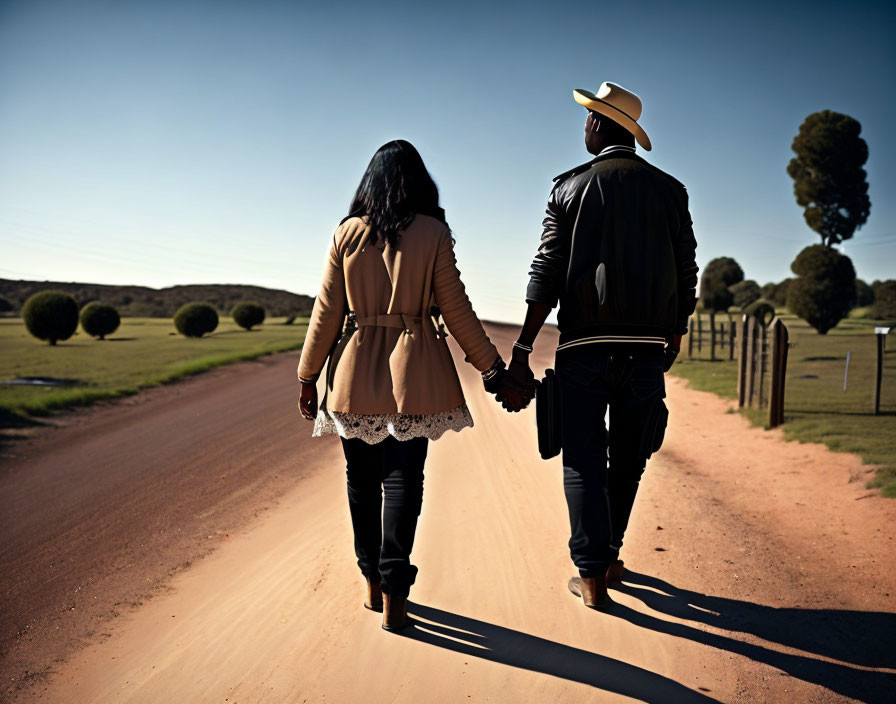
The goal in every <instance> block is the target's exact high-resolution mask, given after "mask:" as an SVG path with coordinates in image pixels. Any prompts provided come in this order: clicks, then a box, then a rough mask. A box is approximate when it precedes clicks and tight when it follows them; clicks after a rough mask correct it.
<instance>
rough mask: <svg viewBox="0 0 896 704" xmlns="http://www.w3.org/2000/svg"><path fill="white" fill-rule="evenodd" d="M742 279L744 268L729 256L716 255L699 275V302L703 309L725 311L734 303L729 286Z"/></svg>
mask: <svg viewBox="0 0 896 704" xmlns="http://www.w3.org/2000/svg"><path fill="white" fill-rule="evenodd" d="M743 280H744V270H743V269H741V268H740V264H738V263H737V262H736V261H735V260H734V259H732V258H731V257H718V258H716V259H713V260H712V261H710V262H709V264H707V265H706V268H705V269H704V270H703V276H701V277H700V304H701V305H702V306H703V308H704V310H710V311H722V312H724V311H726V310H728V308H729V306H731V305H732V304H733V303H734V295H733V294H732V293H731V291H730V287H731V286H734V284H736V283H739V282H741V281H743Z"/></svg>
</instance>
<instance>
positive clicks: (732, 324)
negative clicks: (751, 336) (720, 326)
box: [728, 313, 737, 360]
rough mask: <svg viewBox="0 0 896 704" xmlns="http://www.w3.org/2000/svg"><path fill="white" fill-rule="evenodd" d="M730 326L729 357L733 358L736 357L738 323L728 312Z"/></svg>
mask: <svg viewBox="0 0 896 704" xmlns="http://www.w3.org/2000/svg"><path fill="white" fill-rule="evenodd" d="M728 327H729V328H730V332H729V337H728V359H729V360H732V359H734V340H735V338H736V337H737V325H736V323H735V322H734V320H733V319H732V318H731V313H729V314H728Z"/></svg>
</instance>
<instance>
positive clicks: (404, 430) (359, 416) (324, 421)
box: [312, 403, 473, 445]
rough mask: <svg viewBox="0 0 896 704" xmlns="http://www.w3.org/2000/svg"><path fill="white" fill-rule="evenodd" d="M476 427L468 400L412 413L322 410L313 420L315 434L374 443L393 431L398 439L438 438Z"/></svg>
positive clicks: (315, 435)
mask: <svg viewBox="0 0 896 704" xmlns="http://www.w3.org/2000/svg"><path fill="white" fill-rule="evenodd" d="M472 427H473V416H471V415H470V411H469V409H468V408H467V404H465V403H464V404H461V405H460V406H458V407H457V408H454V409H452V410H450V411H444V412H442V413H427V414H423V415H412V414H409V413H367V414H363V413H339V412H337V411H324V410H321V411H319V412H318V414H317V419H316V420H315V421H314V432H313V433H312V437H320V436H321V435H329V434H332V435H339V436H340V437H343V438H360V439H361V440H363V441H364V442H366V443H368V444H370V445H375V444H376V443H378V442H381V441H383V440H385V439H386V438H387V437H389V436H390V435H392V436H393V437H395V438H396V439H398V440H411V439H412V438H429V439H430V440H438V439H439V438H440V437H442V435H443V434H444V433H445V432H446V431H448V430H454V431H456V432H459V431H461V430H463V429H464V428H472Z"/></svg>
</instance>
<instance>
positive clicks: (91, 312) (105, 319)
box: [81, 301, 121, 340]
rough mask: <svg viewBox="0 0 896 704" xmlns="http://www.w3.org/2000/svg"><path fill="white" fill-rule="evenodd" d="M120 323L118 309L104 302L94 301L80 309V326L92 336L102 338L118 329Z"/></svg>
mask: <svg viewBox="0 0 896 704" xmlns="http://www.w3.org/2000/svg"><path fill="white" fill-rule="evenodd" d="M120 324H121V317H120V316H119V315H118V311H117V310H115V308H113V307H112V306H109V305H106V304H105V303H100V302H99V301H94V302H93V303H88V304H87V305H86V306H84V307H83V308H82V309H81V327H82V328H84V332H86V333H87V334H88V335H91V336H93V337H98V338H99V339H101V340H103V339H105V337H106V335H111V334H112V333H113V332H115V331H116V330H118V326H119V325H120Z"/></svg>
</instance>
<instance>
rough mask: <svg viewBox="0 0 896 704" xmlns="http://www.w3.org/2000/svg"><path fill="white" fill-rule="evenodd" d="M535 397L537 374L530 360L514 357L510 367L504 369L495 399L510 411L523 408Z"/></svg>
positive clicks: (514, 411)
mask: <svg viewBox="0 0 896 704" xmlns="http://www.w3.org/2000/svg"><path fill="white" fill-rule="evenodd" d="M534 397H535V375H534V374H533V373H532V370H531V369H530V368H529V362H528V360H527V361H522V360H518V359H513V360H512V361H511V362H510V367H508V368H507V369H506V370H502V372H501V378H500V380H499V385H498V391H497V393H496V394H495V399H496V400H497V401H498V402H499V403H500V404H501V406H503V408H504V410H505V411H508V412H509V413H517V412H518V411H521V410H523V409H524V408H526V406H528V405H529V403H530V402H531V401H532V399H533V398H534Z"/></svg>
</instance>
